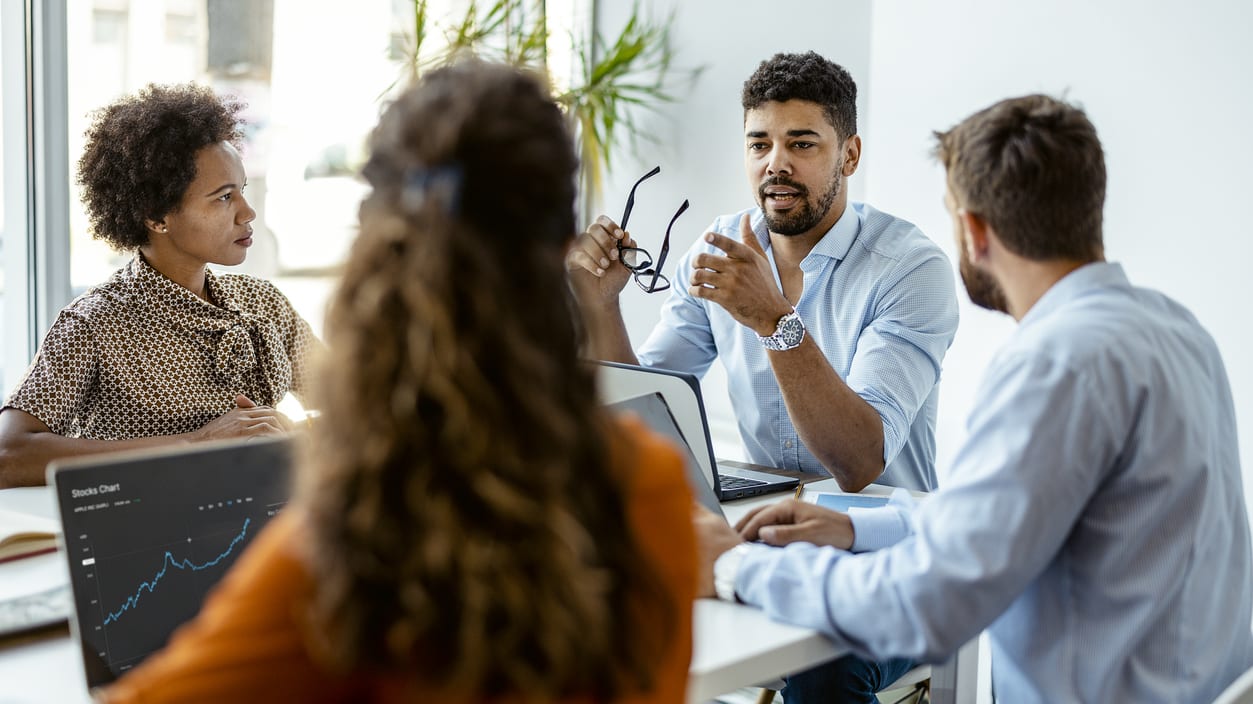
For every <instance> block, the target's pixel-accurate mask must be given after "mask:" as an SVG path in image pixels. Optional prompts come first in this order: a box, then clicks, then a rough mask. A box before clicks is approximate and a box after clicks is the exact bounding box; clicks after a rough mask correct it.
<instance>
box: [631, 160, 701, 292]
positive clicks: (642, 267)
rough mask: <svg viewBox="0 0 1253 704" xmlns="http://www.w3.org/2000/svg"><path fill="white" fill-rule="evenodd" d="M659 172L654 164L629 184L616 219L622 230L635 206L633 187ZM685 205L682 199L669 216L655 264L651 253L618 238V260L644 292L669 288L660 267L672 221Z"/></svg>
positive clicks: (664, 257) (667, 246)
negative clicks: (627, 192)
mask: <svg viewBox="0 0 1253 704" xmlns="http://www.w3.org/2000/svg"><path fill="white" fill-rule="evenodd" d="M659 173H661V167H660V166H655V167H653V170H652V171H649V172H648V173H646V174H644V175H643V176H641V177H640V180H638V181H636V182H635V185H634V186H631V192H630V193H629V194H628V195H627V202H626V210H624V211H623V212H622V219H621V220H619V221H618V226H619V227H621V228H622V230H623V231H626V228H627V221H628V220H630V219H631V210H632V209H633V208H634V207H635V189H636V188H639V186H640V184H641V183H643V182H645V181H647V180H648V179H650V178H652V177H653V176H656V175H657V174H659ZM687 205H688V202H687V200H684V201H683V205H680V206H679V210H678V211H677V212H675V214H674V217H672V218H670V224H669V225H667V226H666V238H665V239H663V240H662V241H661V256H660V257H658V258H657V264H656V266H654V265H653V255H651V254H649V253H648V252H647V251H645V250H644V249H642V248H640V247H623V246H622V240H618V261H620V262H622V266H625V267H626V268H628V269H630V270H631V274H632V276H634V277H635V283H636V285H638V286H639V287H640V288H642V289H644V293H656V292H657V291H665V290H666V289H668V288H670V279H668V278H666V276H665V275H664V274H662V273H661V268H662V267H664V266H665V265H666V255H667V254H669V253H670V229H671V228H673V227H674V221H675V220H678V219H679V216H680V215H682V214H683V211H685V210H687Z"/></svg>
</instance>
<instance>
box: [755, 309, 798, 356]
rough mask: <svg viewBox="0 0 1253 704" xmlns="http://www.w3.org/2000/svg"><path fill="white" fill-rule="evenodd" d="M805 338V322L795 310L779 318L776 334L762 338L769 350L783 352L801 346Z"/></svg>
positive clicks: (763, 343)
mask: <svg viewBox="0 0 1253 704" xmlns="http://www.w3.org/2000/svg"><path fill="white" fill-rule="evenodd" d="M804 339H805V324H804V323H803V322H801V317H800V316H799V315H797V314H796V313H795V312H793V313H788V314H787V315H785V316H783V317H782V318H780V319H779V324H778V325H777V326H775V329H774V334H773V335H770V336H769V337H763V338H761V343H762V345H764V346H765V348H766V349H768V350H775V351H777V352H782V351H784V350H790V349H793V348H795V347H798V346H800V344H801V341H803V340H804Z"/></svg>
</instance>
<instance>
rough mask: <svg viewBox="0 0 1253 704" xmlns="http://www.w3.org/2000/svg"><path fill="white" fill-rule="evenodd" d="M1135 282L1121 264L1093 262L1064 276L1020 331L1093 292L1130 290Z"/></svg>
mask: <svg viewBox="0 0 1253 704" xmlns="http://www.w3.org/2000/svg"><path fill="white" fill-rule="evenodd" d="M1130 286H1131V282H1130V281H1129V280H1128V279H1127V274H1126V272H1124V271H1123V268H1122V265H1121V264H1116V263H1113V262H1092V263H1090V264H1084V265H1083V266H1081V267H1079V268H1078V269H1075V270H1074V271H1072V272H1070V273H1069V274H1066V275H1065V276H1063V277H1062V278H1061V279H1060V280H1059V281H1058V282H1057V283H1055V284H1053V285H1052V286H1050V287H1049V290H1047V291H1045V292H1044V295H1043V296H1040V300H1038V301H1036V302H1035V305H1033V306H1031V310H1028V311H1027V314H1026V315H1024V316H1022V320H1021V321H1019V324H1018V327H1020V328H1021V327H1023V326H1026V325H1030V324H1031V323H1033V322H1034V321H1036V320H1041V319H1043V318H1045V317H1047V316H1048V315H1049V314H1050V313H1052V312H1053V311H1055V310H1057V309H1058V308H1061V307H1062V306H1064V305H1066V304H1067V303H1069V302H1071V301H1073V300H1075V299H1077V298H1081V297H1082V296H1083V295H1085V294H1087V293H1088V292H1089V291H1093V290H1096V289H1103V288H1128V287H1130Z"/></svg>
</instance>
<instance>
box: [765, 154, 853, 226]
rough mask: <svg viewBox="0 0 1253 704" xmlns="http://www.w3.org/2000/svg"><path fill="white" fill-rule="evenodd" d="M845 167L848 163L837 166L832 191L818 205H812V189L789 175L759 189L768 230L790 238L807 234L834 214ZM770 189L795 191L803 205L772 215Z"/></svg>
mask: <svg viewBox="0 0 1253 704" xmlns="http://www.w3.org/2000/svg"><path fill="white" fill-rule="evenodd" d="M843 168H844V164H839V165H838V166H836V168H835V174H834V175H833V176H832V178H831V186H830V188H828V189H827V191H826V193H823V194H822V197H821V198H819V199H818V203H817V204H816V205H815V204H811V203H810V202H809V189H808V188H806V187H805V186H803V185H801V184H799V183H797V182H795V181H793V180H792V179H790V178H787V177H786V176H774V177H772V178H769V179H767V180H766V181H765V182H763V183H762V184H761V185H760V186H758V188H757V202H758V203H760V204H761V210H762V212H764V213H765V214H766V227H768V228H770V231H771V232H773V233H775V234H776V235H786V236H788V237H791V236H793V235H803V234H805V233H806V232H809V231H810V230H812V229H813V228H814V226H815V225H817V224H818V223H820V222H822V219H823V218H825V217H826V216H827V213H829V212H831V204H832V203H834V202H835V197H836V196H837V195H838V194H839V192H840V184H841V182H842V181H843V179H844V174H843V171H842V170H843ZM770 186H787V187H788V188H793V189H795V190H796V196H795V198H796V199H797V200H799V201H800V205H797V206H796V207H794V208H792V209H791V210H788V211H787V212H784V213H771V212H770V210H769V209H768V208H766V202H767V196H766V189H767V188H769V187H770Z"/></svg>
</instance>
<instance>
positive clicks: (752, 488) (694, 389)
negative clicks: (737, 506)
mask: <svg viewBox="0 0 1253 704" xmlns="http://www.w3.org/2000/svg"><path fill="white" fill-rule="evenodd" d="M596 364H597V365H599V368H598V370H597V377H598V381H599V383H600V393H601V400H602V401H603V402H605V403H614V402H616V401H620V400H623V399H626V398H633V397H636V396H639V395H641V394H647V393H651V392H657V393H660V394H661V395H662V397H663V398H664V399H665V401H666V404H667V406H668V407H669V409H670V411H671V413H672V414H673V416H674V419H675V421H676V422H677V424H678V427H679V429H680V430H681V431H682V433H683V437H684V438H686V440H687V445H688V446H689V447H690V448H691V450H692V452H693V454H695V456H696V459H697V461H698V462H699V463H700V465H701V469H702V470H704V472H705V476H706V477H709V483H710V485H711V486H713V488H714V493H715V494H717V496H718V498H719V499H721V500H723V501H729V500H731V499H740V498H744V497H746V496H757V495H759V494H768V493H771V492H776V491H790V490H791V489H794V488H795V487H796V485H797V483H798V480H797V479H795V478H793V477H781V476H779V475H777V474H770V473H768V472H757V471H754V470H751V469H745V468H743V467H735V466H731V465H727V464H719V463H718V460H717V458H716V457H715V456H714V447H713V441H712V440H710V437H709V421H708V419H707V417H706V416H705V402H704V400H703V399H702V397H701V392H700V382H699V381H698V380H697V379H696V377H695V375H692V374H687V373H684V372H676V371H672V370H669V369H653V368H650V367H641V366H637V365H634V364H620V363H618V362H600V361H598V362H596Z"/></svg>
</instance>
